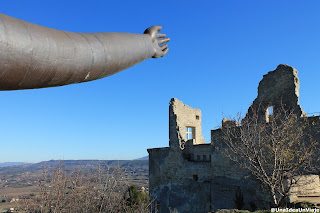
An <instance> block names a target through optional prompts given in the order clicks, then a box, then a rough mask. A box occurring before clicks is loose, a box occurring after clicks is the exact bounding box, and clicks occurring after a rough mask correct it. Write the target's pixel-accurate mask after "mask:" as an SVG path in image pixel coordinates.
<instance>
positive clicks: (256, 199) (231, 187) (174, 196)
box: [148, 64, 320, 212]
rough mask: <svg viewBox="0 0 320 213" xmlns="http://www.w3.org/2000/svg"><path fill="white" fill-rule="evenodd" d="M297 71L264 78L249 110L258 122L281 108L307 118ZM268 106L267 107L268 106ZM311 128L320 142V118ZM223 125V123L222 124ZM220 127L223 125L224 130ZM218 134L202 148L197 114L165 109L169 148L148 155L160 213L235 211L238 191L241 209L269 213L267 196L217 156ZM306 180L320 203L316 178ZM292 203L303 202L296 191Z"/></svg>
mask: <svg viewBox="0 0 320 213" xmlns="http://www.w3.org/2000/svg"><path fill="white" fill-rule="evenodd" d="M297 73H298V72H297V70H295V69H294V68H293V67H291V66H288V65H283V64H281V65H279V66H278V67H277V69H276V70H274V71H271V72H269V73H268V74H266V75H264V76H263V79H262V81H261V82H260V83H259V87H258V96H257V98H256V99H255V100H254V102H253V104H252V105H251V107H250V108H249V110H248V113H247V116H250V112H251V109H252V108H254V107H255V106H259V109H260V111H259V113H260V114H261V117H263V118H264V119H266V122H268V119H269V116H270V114H271V113H272V110H273V108H274V109H277V107H279V106H280V104H283V103H284V105H283V106H285V107H287V108H288V109H293V110H294V112H295V113H296V114H297V115H298V116H300V117H307V116H306V113H305V112H304V111H303V110H302V108H301V107H300V105H299V79H298V76H297ZM270 103H272V106H270ZM307 119H308V120H310V121H312V122H313V123H314V124H315V129H317V131H315V132H314V137H315V138H318V139H319V138H320V135H319V131H318V129H319V128H320V117H319V116H313V117H307ZM225 122H228V120H225V119H224V120H223V124H224V123H225ZM223 124H222V125H223ZM222 144H223V139H222V131H221V129H215V130H211V143H205V141H204V139H203V137H202V135H201V111H200V110H199V109H194V108H191V107H189V106H187V105H185V104H183V103H182V102H181V101H179V100H178V99H175V98H173V99H171V101H170V106H169V147H164V148H153V149H148V152H149V184H150V186H149V187H150V197H151V199H155V200H156V202H157V203H158V204H159V210H160V212H170V211H171V210H177V211H178V212H210V211H213V210H216V209H234V208H236V206H235V202H234V200H235V192H236V190H237V189H238V188H240V189H241V191H242V193H243V196H244V200H245V201H246V202H245V205H244V209H248V210H252V208H253V206H256V207H258V208H262V209H269V208H270V206H269V203H268V199H267V195H266V194H265V193H264V192H263V191H262V190H261V186H260V184H258V182H257V181H256V180H255V178H254V177H253V176H252V175H251V174H250V172H248V171H247V170H245V169H242V168H240V166H239V165H238V164H237V163H235V162H233V161H231V160H229V159H228V158H226V157H225V156H223V155H222V154H221V153H220V152H218V151H217V147H219V146H222ZM306 179H308V180H309V179H312V181H311V182H310V181H309V182H308V184H309V185H308V186H305V187H309V188H310V189H311V190H308V193H309V194H311V195H312V196H313V197H317V196H318V198H319V199H320V184H319V177H318V176H317V175H310V176H308V177H306ZM293 191H294V192H295V194H293V195H292V198H291V199H294V196H295V197H296V198H297V197H299V196H300V195H301V196H308V195H309V194H305V191H303V190H302V191H301V190H299V188H295V189H293ZM319 203H320V200H319Z"/></svg>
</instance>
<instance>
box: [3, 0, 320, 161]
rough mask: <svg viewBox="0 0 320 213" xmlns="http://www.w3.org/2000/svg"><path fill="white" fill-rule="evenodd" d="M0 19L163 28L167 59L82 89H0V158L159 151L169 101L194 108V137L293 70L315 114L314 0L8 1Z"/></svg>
mask: <svg viewBox="0 0 320 213" xmlns="http://www.w3.org/2000/svg"><path fill="white" fill-rule="evenodd" d="M0 12H1V13H4V14H6V15H9V16H13V17H16V18H19V19H22V20H25V21H29V22H32V23H36V24H40V25H43V26H46V27H51V28H55V29H60V30H66V31H72V32H131V33H143V31H144V30H145V29H146V28H148V27H149V26H152V25H162V26H163V30H162V31H163V33H166V34H167V36H168V37H170V38H171V41H170V43H169V48H170V50H169V53H168V54H167V56H166V57H164V58H160V59H148V60H147V61H144V62H143V63H141V64H138V65H136V66H134V67H132V68H130V69H128V70H125V71H123V72H120V73H118V74H116V75H113V76H111V77H107V78H104V79H101V80H97V81H92V82H88V83H83V84H74V85H69V86H63V87H56V88H47V89H35V90H24V91H9V92H0V100H1V104H0V114H1V115H0V116H1V122H0V129H1V134H0V144H1V149H0V150H1V154H0V162H5V161H24V162H39V161H44V160H50V159H64V160H68V159H134V158H138V157H142V156H146V155H147V151H146V149H147V148H154V147H164V146H168V106H169V105H168V103H169V101H170V99H171V98H173V97H175V98H178V99H180V100H181V101H183V102H184V103H185V104H187V105H190V106H192V107H195V108H199V109H201V110H202V127H203V128H202V131H203V132H202V134H203V136H204V138H205V140H206V142H209V141H210V130H211V129H214V128H216V127H218V126H219V125H220V123H221V120H222V118H223V115H222V114H225V115H233V114H235V113H237V112H238V111H242V112H243V113H245V112H246V110H247V108H248V107H249V106H250V104H251V102H252V101H253V100H254V99H255V97H256V95H257V86H258V83H259V81H260V80H261V79H262V76H263V75H264V74H266V73H267V72H268V71H271V70H274V69H275V68H276V67H277V66H278V65H279V64H289V65H291V66H293V67H295V68H296V69H297V70H298V71H299V78H300V104H301V106H302V108H303V109H304V110H305V111H306V112H307V113H313V112H319V111H320V98H319V96H320V95H319V91H320V84H319V79H320V60H319V57H320V27H319V26H320V1H317V0H309V1H301V0H299V1H297V0H281V1H279V0H277V1H274V0H271V1H256V0H252V1H249V0H242V1H238V0H233V1H229V0H219V1H218V0H207V1H201V0H199V1H186V0H185V1H173V0H171V1H168V0H163V1H150V0H148V1H147V0H140V1H130V0H127V1H124V0H122V1H121V0H119V1H107V0H91V1H87V0H86V1H84V0H82V1H81V0H77V1H75V0H69V1H65V0H64V1H62V0H55V1H38V0H29V1H24V0H10V1H2V2H1V10H0Z"/></svg>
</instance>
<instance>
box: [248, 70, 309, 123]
mask: <svg viewBox="0 0 320 213" xmlns="http://www.w3.org/2000/svg"><path fill="white" fill-rule="evenodd" d="M299 87H300V84H299V78H298V71H297V70H296V69H295V68H293V67H291V66H289V65H286V64H280V65H279V66H278V67H277V69H276V70H274V71H270V72H268V74H266V75H264V76H263V79H262V80H261V81H260V83H259V87H258V96H257V98H256V99H255V100H254V101H253V103H252V105H251V106H250V108H249V110H248V113H247V115H246V118H250V117H252V116H253V114H254V113H255V112H258V117H259V120H264V121H266V120H268V118H267V117H268V110H267V109H268V107H273V111H274V112H275V113H276V112H277V111H279V110H280V109H281V110H282V111H289V112H290V111H293V112H294V113H295V114H296V115H298V117H305V116H306V113H305V112H304V111H303V110H302V108H301V107H300V105H299Z"/></svg>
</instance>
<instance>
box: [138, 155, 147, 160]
mask: <svg viewBox="0 0 320 213" xmlns="http://www.w3.org/2000/svg"><path fill="white" fill-rule="evenodd" d="M134 160H149V156H144V157H142V158H137V159H134Z"/></svg>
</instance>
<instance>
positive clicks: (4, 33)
mask: <svg viewBox="0 0 320 213" xmlns="http://www.w3.org/2000/svg"><path fill="white" fill-rule="evenodd" d="M159 27H160V26H159ZM160 28H161V27H160ZM155 45H156V46H157V45H158V43H157V40H154V39H152V37H151V35H150V34H133V33H72V32H67V31H61V30H55V29H51V28H47V27H43V26H40V25H36V24H32V23H29V22H26V21H22V20H19V19H16V18H13V17H10V16H7V15H4V14H0V90H18V89H33V88H44V87H54V86H62V85H67V84H73V83H81V82H86V81H91V80H96V79H100V78H103V77H107V76H110V75H113V74H115V73H117V72H120V71H122V70H124V69H126V68H129V67H131V66H133V65H135V64H137V63H140V62H142V61H144V60H146V59H148V58H150V57H154V55H155V52H156V48H157V47H155ZM158 48H159V46H158ZM162 50H163V48H162ZM166 51H167V50H166ZM164 55H165V54H164ZM162 56H163V55H162Z"/></svg>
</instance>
